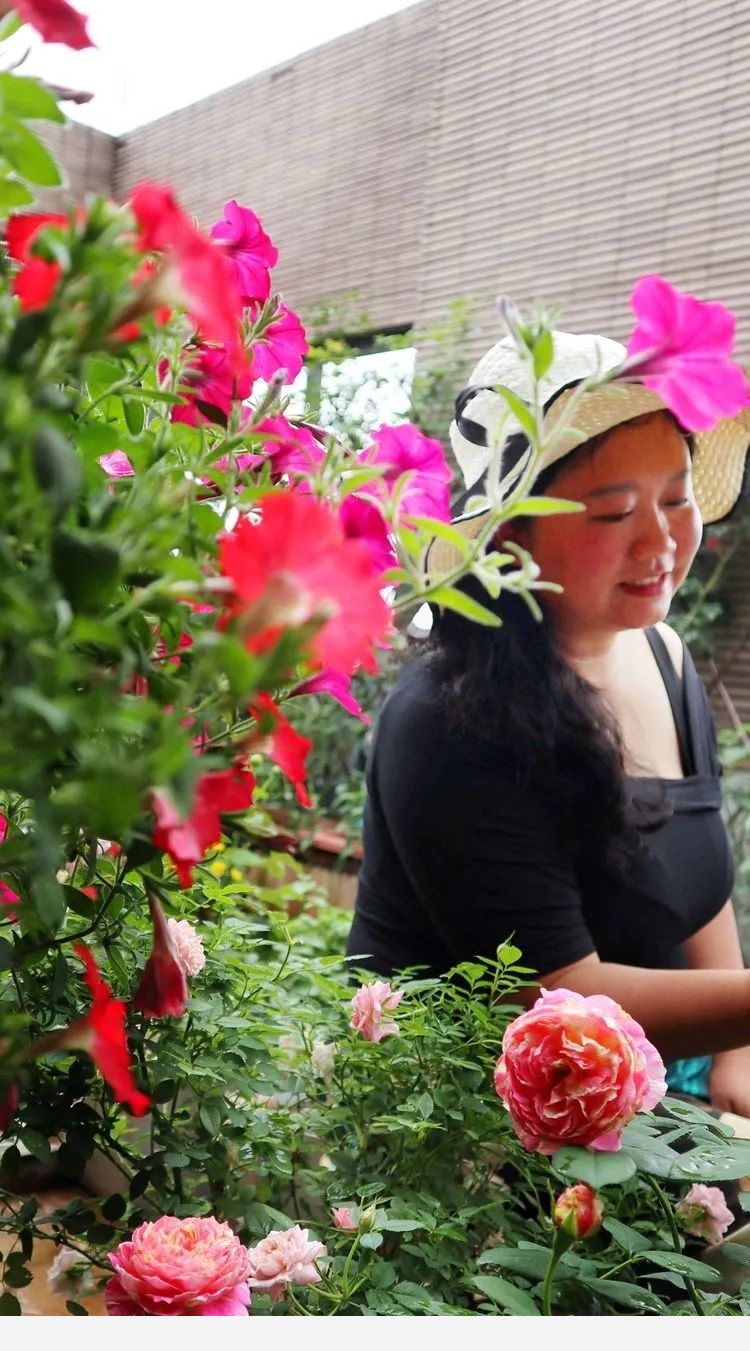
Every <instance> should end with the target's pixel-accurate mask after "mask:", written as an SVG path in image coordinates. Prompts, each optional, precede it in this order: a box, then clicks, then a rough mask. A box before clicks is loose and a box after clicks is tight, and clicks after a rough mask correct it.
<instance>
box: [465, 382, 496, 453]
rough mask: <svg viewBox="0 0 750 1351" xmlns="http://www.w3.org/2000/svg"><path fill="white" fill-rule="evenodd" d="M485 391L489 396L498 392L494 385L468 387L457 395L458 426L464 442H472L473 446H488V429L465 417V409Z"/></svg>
mask: <svg viewBox="0 0 750 1351" xmlns="http://www.w3.org/2000/svg"><path fill="white" fill-rule="evenodd" d="M484 389H486V390H487V392H488V393H489V394H495V393H496V392H497V391H496V390H495V387H494V385H467V387H466V389H462V390H461V393H460V394H458V395H456V402H455V405H454V420H455V423H456V426H457V427H458V430H459V431H460V433H461V435H462V436H463V438H464V440H465V441H470V442H471V444H472V445H473V446H486V445H487V428H486V427H483V426H482V424H481V423H480V422H472V420H471V418H468V417H464V408H465V407H466V405H467V403H469V402H470V401H471V400H472V399H473V398H474V395H475V394H480V393H481V392H482V390H484Z"/></svg>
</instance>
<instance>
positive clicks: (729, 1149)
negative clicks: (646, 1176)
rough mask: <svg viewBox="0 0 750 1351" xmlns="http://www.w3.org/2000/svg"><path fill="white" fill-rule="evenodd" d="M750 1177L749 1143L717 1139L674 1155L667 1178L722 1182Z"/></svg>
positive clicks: (748, 1141) (735, 1139)
mask: <svg viewBox="0 0 750 1351" xmlns="http://www.w3.org/2000/svg"><path fill="white" fill-rule="evenodd" d="M748 1175H750V1140H739V1139H737V1138H733V1139H730V1140H717V1141H716V1142H715V1144H711V1145H709V1144H702V1145H699V1146H698V1147H697V1148H695V1149H691V1150H688V1152H687V1153H686V1154H676V1155H675V1161H674V1163H673V1165H672V1168H671V1171H670V1173H669V1176H670V1177H671V1178H685V1179H686V1180H689V1181H691V1182H694V1181H695V1180H696V1178H699V1179H701V1180H703V1181H709V1182H711V1181H713V1182H722V1181H729V1180H731V1179H733V1178H738V1177H747V1176H748Z"/></svg>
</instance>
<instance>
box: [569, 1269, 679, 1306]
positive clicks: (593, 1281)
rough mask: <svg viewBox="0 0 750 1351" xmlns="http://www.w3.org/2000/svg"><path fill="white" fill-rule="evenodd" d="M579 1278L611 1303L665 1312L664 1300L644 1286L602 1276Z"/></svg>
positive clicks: (587, 1286)
mask: <svg viewBox="0 0 750 1351" xmlns="http://www.w3.org/2000/svg"><path fill="white" fill-rule="evenodd" d="M580 1280H581V1281H582V1283H583V1284H584V1285H585V1286H586V1288H587V1289H589V1290H594V1291H596V1293H597V1294H599V1295H602V1297H603V1298H604V1299H609V1300H611V1301H612V1303H613V1304H624V1305H625V1307H626V1308H628V1309H648V1310H649V1311H650V1312H651V1313H665V1312H666V1308H667V1306H666V1304H665V1303H664V1301H663V1300H662V1299H659V1296H658V1295H655V1294H653V1292H652V1291H651V1290H647V1289H646V1288H645V1286H640V1285H631V1284H630V1283H629V1282H628V1281H610V1280H607V1278H606V1277H603V1276H581V1277H580Z"/></svg>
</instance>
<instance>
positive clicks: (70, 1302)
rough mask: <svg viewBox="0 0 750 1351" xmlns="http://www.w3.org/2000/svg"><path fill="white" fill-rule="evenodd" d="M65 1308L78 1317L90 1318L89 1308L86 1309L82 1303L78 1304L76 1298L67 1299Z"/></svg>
mask: <svg viewBox="0 0 750 1351" xmlns="http://www.w3.org/2000/svg"><path fill="white" fill-rule="evenodd" d="M65 1308H66V1309H67V1310H68V1313H72V1314H73V1316H74V1317H76V1318H88V1316H89V1311H88V1309H84V1307H83V1305H82V1304H76V1302H75V1300H74V1299H66V1301H65Z"/></svg>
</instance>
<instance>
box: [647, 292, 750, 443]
mask: <svg viewBox="0 0 750 1351" xmlns="http://www.w3.org/2000/svg"><path fill="white" fill-rule="evenodd" d="M630 304H631V308H632V310H633V313H634V314H635V317H636V326H635V329H634V330H633V334H632V336H631V338H630V341H629V343H628V349H627V355H628V360H627V361H626V363H625V368H624V370H623V372H622V378H623V379H636V380H638V381H639V382H640V383H641V384H642V385H645V386H646V388H647V389H651V390H653V391H654V393H655V394H658V395H659V397H660V399H662V400H663V402H664V403H665V404H666V406H667V408H668V409H669V410H670V412H671V413H673V414H674V416H675V417H676V418H677V421H678V422H679V423H680V424H681V426H683V427H684V428H685V429H686V430H687V431H692V432H702V431H710V430H711V428H712V427H714V426H715V425H716V423H717V422H719V421H720V420H721V419H722V418H731V417H734V416H735V415H736V414H737V413H739V411H740V409H741V408H746V407H747V406H748V403H750V398H748V394H749V393H750V391H749V390H748V383H747V379H746V377H745V373H744V371H743V369H742V367H741V366H739V365H738V364H737V362H736V361H732V348H733V346H734V328H735V319H734V315H733V314H732V313H731V311H730V310H727V309H725V308H724V306H723V305H719V304H716V303H714V302H709V301H704V300H696V299H695V297H694V296H691V295H688V294H687V293H686V292H685V291H678V290H676V288H675V287H674V286H670V284H669V282H668V281H665V280H664V278H663V277H656V276H649V277H641V278H640V280H639V281H638V282H637V283H636V285H635V289H634V290H633V294H632V296H631V297H630Z"/></svg>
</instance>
